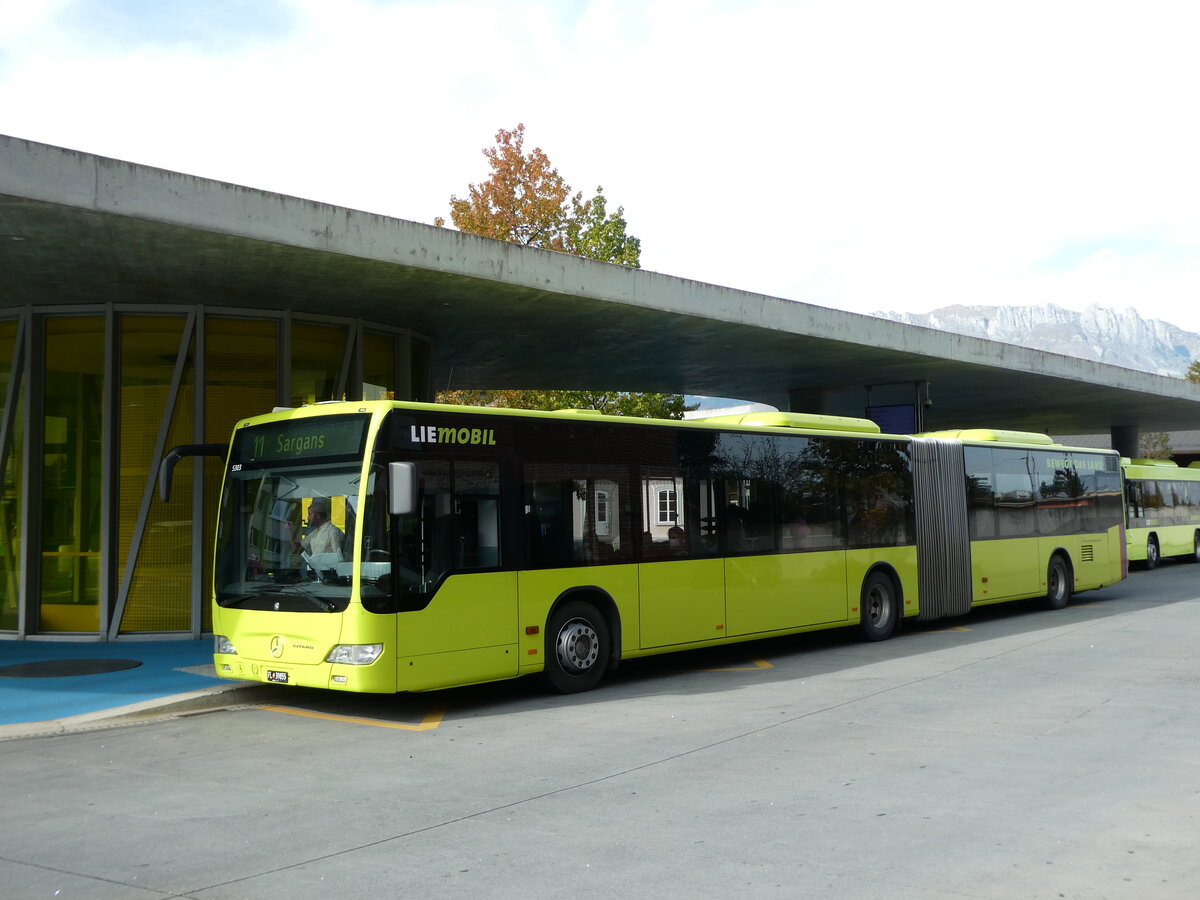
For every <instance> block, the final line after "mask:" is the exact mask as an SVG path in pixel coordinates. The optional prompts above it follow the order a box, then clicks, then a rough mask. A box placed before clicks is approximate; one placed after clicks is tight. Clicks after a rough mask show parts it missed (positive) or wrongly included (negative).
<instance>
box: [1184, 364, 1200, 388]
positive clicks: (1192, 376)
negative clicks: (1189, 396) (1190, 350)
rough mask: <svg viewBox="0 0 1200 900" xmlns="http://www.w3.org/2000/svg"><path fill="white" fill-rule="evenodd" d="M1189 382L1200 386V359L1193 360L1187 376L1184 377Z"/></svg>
mask: <svg viewBox="0 0 1200 900" xmlns="http://www.w3.org/2000/svg"><path fill="white" fill-rule="evenodd" d="M1183 377H1184V378H1186V379H1187V380H1188V381H1194V382H1196V384H1200V359H1194V360H1192V364H1191V365H1190V366H1188V370H1187V374H1186V375H1184V376H1183Z"/></svg>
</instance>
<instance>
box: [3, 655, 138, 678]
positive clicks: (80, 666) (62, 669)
mask: <svg viewBox="0 0 1200 900" xmlns="http://www.w3.org/2000/svg"><path fill="white" fill-rule="evenodd" d="M141 664H142V663H141V661H140V660H137V659H43V660H39V661H38V662H27V663H16V664H15V665H11V666H0V678H64V677H66V676H67V675H100V674H103V673H104V672H120V671H121V670H122V669H136V668H137V667H138V666H140V665H141Z"/></svg>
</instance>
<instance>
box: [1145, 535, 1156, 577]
mask: <svg viewBox="0 0 1200 900" xmlns="http://www.w3.org/2000/svg"><path fill="white" fill-rule="evenodd" d="M1158 560H1159V551H1158V538H1156V537H1155V536H1154V535H1150V537H1148V538H1146V568H1147V569H1153V568H1156V567H1157V566H1158Z"/></svg>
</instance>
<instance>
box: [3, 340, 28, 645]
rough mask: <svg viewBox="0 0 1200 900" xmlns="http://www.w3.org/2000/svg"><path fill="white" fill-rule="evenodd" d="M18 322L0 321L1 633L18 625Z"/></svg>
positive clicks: (20, 416) (20, 417) (20, 415)
mask: <svg viewBox="0 0 1200 900" xmlns="http://www.w3.org/2000/svg"><path fill="white" fill-rule="evenodd" d="M19 325H20V323H19V322H0V631H16V630H17V628H18V627H19V626H20V621H19V606H18V603H17V600H18V599H19V597H20V596H21V585H20V579H21V561H22V560H21V555H22V554H21V546H22V543H23V541H22V540H21V497H22V495H23V488H24V485H23V484H22V482H21V472H22V471H23V466H22V465H21V449H22V431H23V425H24V420H23V409H24V404H23V403H22V399H21V398H22V393H21V385H22V384H23V380H22V378H21V369H20V366H19V365H18V363H19V362H20V353H19V351H20V345H19V338H20V329H19Z"/></svg>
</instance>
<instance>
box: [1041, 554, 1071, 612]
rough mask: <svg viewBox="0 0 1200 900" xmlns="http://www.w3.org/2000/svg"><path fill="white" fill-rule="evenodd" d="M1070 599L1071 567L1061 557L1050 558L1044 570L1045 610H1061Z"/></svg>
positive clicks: (1056, 555) (1057, 555)
mask: <svg viewBox="0 0 1200 900" xmlns="http://www.w3.org/2000/svg"><path fill="white" fill-rule="evenodd" d="M1070 599H1071V567H1070V566H1068V565H1067V561H1066V560H1065V559H1063V558H1062V556H1061V555H1059V554H1055V555H1054V556H1052V557H1050V565H1049V566H1048V567H1047V569H1046V608H1047V609H1062V608H1063V607H1064V606H1066V605H1067V601H1068V600H1070Z"/></svg>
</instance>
